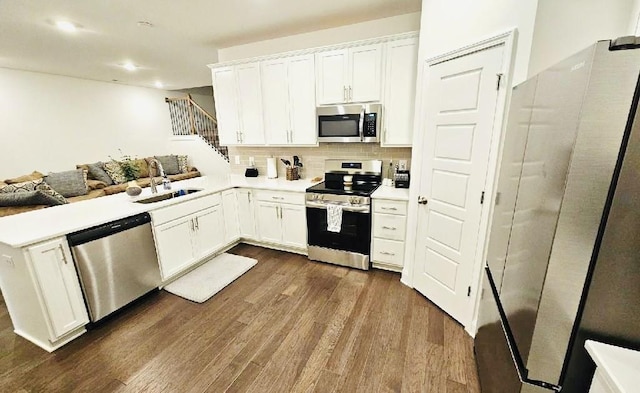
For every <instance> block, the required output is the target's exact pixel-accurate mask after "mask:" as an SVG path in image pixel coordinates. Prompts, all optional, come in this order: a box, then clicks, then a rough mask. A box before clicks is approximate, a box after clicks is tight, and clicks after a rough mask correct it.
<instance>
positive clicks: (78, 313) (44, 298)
mask: <svg viewBox="0 0 640 393" xmlns="http://www.w3.org/2000/svg"><path fill="white" fill-rule="evenodd" d="M28 253H29V256H30V258H31V267H32V269H33V270H32V271H33V274H34V276H35V277H34V279H35V282H36V284H37V286H38V288H39V294H40V296H41V299H40V301H41V304H42V305H43V311H44V314H45V318H46V319H47V321H48V327H49V335H50V338H51V341H56V340H57V339H59V338H60V337H62V336H64V335H65V334H67V333H69V332H71V331H72V330H74V329H76V328H78V327H80V326H82V325H85V324H86V323H88V322H89V316H88V314H87V309H86V308H85V306H84V300H83V297H82V291H81V289H80V282H79V281H78V275H77V273H76V268H75V265H74V264H73V259H72V257H71V253H70V251H69V247H68V246H67V242H66V240H65V239H56V240H54V241H50V242H47V243H44V244H41V245H38V246H33V247H29V248H28Z"/></svg>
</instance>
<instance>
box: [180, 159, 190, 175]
mask: <svg viewBox="0 0 640 393" xmlns="http://www.w3.org/2000/svg"><path fill="white" fill-rule="evenodd" d="M178 168H180V173H187V172H189V167H188V166H187V156H178Z"/></svg>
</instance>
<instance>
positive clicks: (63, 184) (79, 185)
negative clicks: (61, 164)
mask: <svg viewBox="0 0 640 393" xmlns="http://www.w3.org/2000/svg"><path fill="white" fill-rule="evenodd" d="M44 181H45V182H46V183H47V184H49V185H50V186H51V188H53V189H54V190H56V191H58V192H59V193H60V194H62V196H63V197H65V198H69V197H74V196H80V195H86V194H87V192H88V187H87V180H86V178H85V175H84V170H82V169H74V170H72V171H65V172H57V173H49V174H48V175H47V176H45V177H44Z"/></svg>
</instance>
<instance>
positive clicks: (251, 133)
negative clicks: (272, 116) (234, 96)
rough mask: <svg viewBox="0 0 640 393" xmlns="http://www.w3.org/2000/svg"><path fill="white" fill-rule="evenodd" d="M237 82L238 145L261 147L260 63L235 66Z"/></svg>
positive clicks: (262, 124) (262, 136)
mask: <svg viewBox="0 0 640 393" xmlns="http://www.w3.org/2000/svg"><path fill="white" fill-rule="evenodd" d="M236 78H237V81H238V103H239V104H238V106H239V107H240V110H239V112H238V113H239V116H240V143H241V144H243V145H262V144H264V142H265V139H264V120H263V118H262V89H261V88H260V63H258V62H256V63H250V64H242V65H239V66H236Z"/></svg>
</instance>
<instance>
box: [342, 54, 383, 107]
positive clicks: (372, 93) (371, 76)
mask: <svg viewBox="0 0 640 393" xmlns="http://www.w3.org/2000/svg"><path fill="white" fill-rule="evenodd" d="M349 65H350V68H349V79H350V80H351V83H350V85H349V87H350V89H349V91H348V94H347V95H348V98H349V102H367V101H380V96H381V86H382V72H381V70H382V44H373V45H363V46H358V47H355V48H351V49H349Z"/></svg>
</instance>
